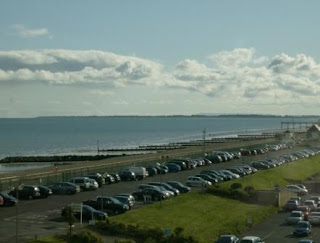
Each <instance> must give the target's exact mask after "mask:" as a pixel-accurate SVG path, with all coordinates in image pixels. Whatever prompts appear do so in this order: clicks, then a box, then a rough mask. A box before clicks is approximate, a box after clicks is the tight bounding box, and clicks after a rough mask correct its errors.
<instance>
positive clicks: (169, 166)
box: [166, 163, 181, 172]
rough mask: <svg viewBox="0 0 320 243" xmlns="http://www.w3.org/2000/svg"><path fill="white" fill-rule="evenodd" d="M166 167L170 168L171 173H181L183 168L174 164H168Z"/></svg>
mask: <svg viewBox="0 0 320 243" xmlns="http://www.w3.org/2000/svg"><path fill="white" fill-rule="evenodd" d="M166 166H167V167H168V170H169V172H179V171H181V167H180V166H179V165H177V164H173V163H168V164H166Z"/></svg>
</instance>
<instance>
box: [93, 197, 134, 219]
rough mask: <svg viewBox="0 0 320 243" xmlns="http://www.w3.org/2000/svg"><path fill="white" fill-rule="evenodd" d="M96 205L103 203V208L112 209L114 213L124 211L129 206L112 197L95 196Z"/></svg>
mask: <svg viewBox="0 0 320 243" xmlns="http://www.w3.org/2000/svg"><path fill="white" fill-rule="evenodd" d="M97 203H98V205H103V208H104V209H107V210H111V211H113V213H114V214H116V215H117V214H119V213H125V212H126V211H127V210H129V206H128V205H127V204H125V203H122V202H120V201H119V200H118V199H116V198H114V197H104V196H103V197H101V196H98V197H97Z"/></svg>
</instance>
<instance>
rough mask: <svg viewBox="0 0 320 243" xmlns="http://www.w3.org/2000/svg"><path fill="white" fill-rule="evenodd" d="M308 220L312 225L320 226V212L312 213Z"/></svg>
mask: <svg viewBox="0 0 320 243" xmlns="http://www.w3.org/2000/svg"><path fill="white" fill-rule="evenodd" d="M308 220H309V222H310V223H311V224H312V225H315V224H320V212H311V213H310V215H309V217H308Z"/></svg>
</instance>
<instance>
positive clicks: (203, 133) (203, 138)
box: [202, 128, 207, 154]
mask: <svg viewBox="0 0 320 243" xmlns="http://www.w3.org/2000/svg"><path fill="white" fill-rule="evenodd" d="M206 135H207V130H206V128H205V129H203V131H202V140H203V153H204V154H205V152H206Z"/></svg>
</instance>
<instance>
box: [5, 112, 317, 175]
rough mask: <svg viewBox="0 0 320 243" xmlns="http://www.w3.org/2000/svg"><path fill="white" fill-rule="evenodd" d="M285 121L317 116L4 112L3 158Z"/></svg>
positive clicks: (274, 126)
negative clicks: (22, 114)
mask: <svg viewBox="0 0 320 243" xmlns="http://www.w3.org/2000/svg"><path fill="white" fill-rule="evenodd" d="M281 122H313V123H317V122H318V118H316V117H267V116H257V117H256V116H252V117H251V116H168V117H161V116H160V117H138V116H137V117H135V116H133V117H38V118H2V119H0V159H1V158H4V157H8V156H35V155H95V154H97V148H98V147H99V149H101V150H102V149H111V148H135V147H138V146H143V145H161V144H168V143H175V142H186V141H190V140H198V139H203V138H205V139H210V138H213V137H227V136H236V135H237V134H259V133H262V132H272V131H278V130H279V129H281ZM283 128H284V129H286V128H287V127H286V126H284V127H283ZM302 128H304V127H303V126H302ZM0 172H1V167H0Z"/></svg>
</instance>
